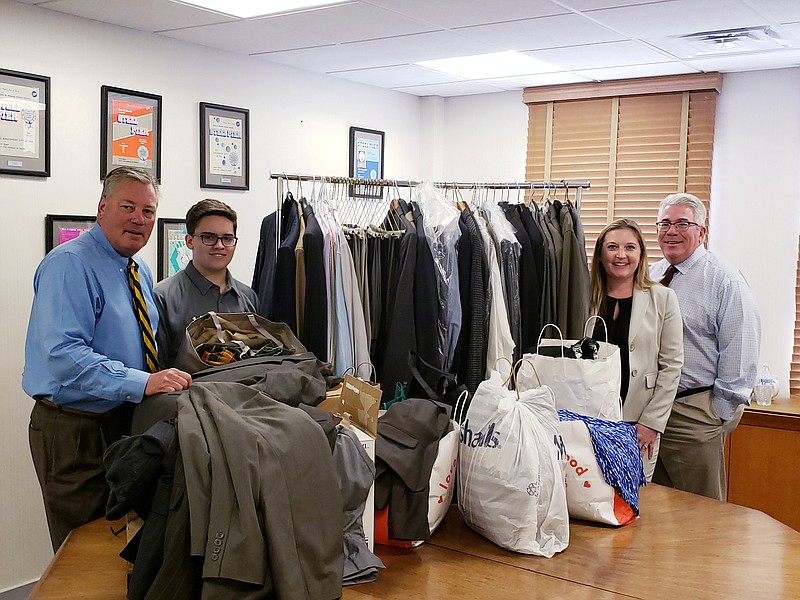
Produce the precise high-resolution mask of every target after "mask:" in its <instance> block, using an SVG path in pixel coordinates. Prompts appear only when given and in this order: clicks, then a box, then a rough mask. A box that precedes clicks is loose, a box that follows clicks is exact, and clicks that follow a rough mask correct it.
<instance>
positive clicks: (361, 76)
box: [328, 65, 461, 87]
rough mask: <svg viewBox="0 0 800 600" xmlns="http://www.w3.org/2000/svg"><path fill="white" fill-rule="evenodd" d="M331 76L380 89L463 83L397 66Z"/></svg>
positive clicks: (420, 70) (443, 75)
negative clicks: (375, 86) (454, 82)
mask: <svg viewBox="0 0 800 600" xmlns="http://www.w3.org/2000/svg"><path fill="white" fill-rule="evenodd" d="M328 74H329V75H332V76H334V77H338V78H340V79H347V80H349V81H356V82H358V83H366V84H367V85H377V86H379V87H400V86H404V85H428V84H433V83H447V82H452V81H461V80H459V79H457V78H455V77H451V76H449V75H445V74H444V73H437V72H436V71H431V70H429V69H423V68H422V67H417V66H414V65H397V66H394V67H379V68H376V69H357V70H355V71H334V72H329V73H328Z"/></svg>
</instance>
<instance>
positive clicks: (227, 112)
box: [200, 102, 250, 190]
mask: <svg viewBox="0 0 800 600" xmlns="http://www.w3.org/2000/svg"><path fill="white" fill-rule="evenodd" d="M200 187H201V188H212V189H218V190H248V189H250V111H249V110H248V109H246V108H235V107H233V106H222V105H221V104H209V103H208V102H201V103H200Z"/></svg>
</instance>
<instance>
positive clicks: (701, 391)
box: [650, 194, 761, 500]
mask: <svg viewBox="0 0 800 600" xmlns="http://www.w3.org/2000/svg"><path fill="white" fill-rule="evenodd" d="M705 222H706V209H705V207H704V206H703V204H702V202H700V200H699V199H698V198H696V197H695V196H692V195H691V194H672V195H670V196H667V197H666V198H664V200H662V202H661V206H660V208H659V211H658V222H657V223H656V228H657V229H658V244H659V246H661V252H662V253H663V254H664V258H663V260H661V261H659V262H657V263H656V264H654V265H653V266H652V267H651V268H650V277H651V278H652V279H654V280H655V281H660V282H661V283H662V284H663V285H666V286H668V287H670V288H671V289H672V290H674V291H675V293H676V294H677V296H678V303H679V305H680V308H681V315H682V317H683V351H684V362H683V369H682V370H681V379H680V383H679V384H678V393H677V395H676V397H675V402H674V403H673V405H672V413H671V415H670V418H669V421H668V422H667V427H666V430H665V431H664V434H663V436H662V438H661V449H660V451H659V454H658V462H657V463H656V469H655V474H654V475H653V482H654V483H660V484H662V485H669V486H672V487H675V488H678V489H681V490H684V491H687V492H693V493H695V494H701V495H703V496H708V497H710V498H716V499H718V500H725V499H726V496H727V485H726V479H725V459H724V443H725V435H727V434H728V433H730V432H731V431H733V429H734V428H735V427H736V425H737V424H738V423H739V419H740V418H741V416H742V411H743V410H744V407H745V406H746V405H747V404H748V403H749V398H750V393H751V391H752V389H753V382H754V381H755V377H756V364H757V361H758V353H759V349H760V343H761V317H760V316H759V313H758V308H757V307H756V303H755V301H754V300H753V296H752V294H751V293H750V289H749V288H748V286H747V283H746V282H745V280H744V277H742V274H741V273H740V272H739V271H738V270H737V269H736V268H735V267H732V266H731V265H729V264H727V263H726V262H724V261H722V260H721V259H720V258H719V257H717V256H716V255H715V254H713V253H711V252H708V251H707V250H706V249H705V247H704V246H703V240H704V239H705V235H706V228H705Z"/></svg>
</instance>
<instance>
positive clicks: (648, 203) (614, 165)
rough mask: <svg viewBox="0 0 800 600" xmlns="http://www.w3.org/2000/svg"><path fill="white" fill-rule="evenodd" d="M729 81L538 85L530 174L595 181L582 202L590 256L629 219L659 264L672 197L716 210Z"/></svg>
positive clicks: (532, 91)
mask: <svg viewBox="0 0 800 600" xmlns="http://www.w3.org/2000/svg"><path fill="white" fill-rule="evenodd" d="M720 86H721V78H720V77H719V74H713V76H708V75H701V76H699V77H694V76H676V77H656V78H648V79H637V80H629V81H628V82H611V83H609V84H607V85H606V84H578V85H574V86H552V87H551V88H529V89H527V90H525V102H526V103H527V104H528V107H529V118H528V153H527V165H526V177H527V179H528V180H529V181H538V180H550V181H560V180H562V179H564V180H585V181H590V182H591V184H592V187H591V189H590V190H587V191H585V192H584V193H583V196H582V200H581V221H582V223H583V226H584V230H585V233H586V250H587V253H589V255H590V256H591V253H592V251H593V249H594V243H595V240H596V239H597V235H598V234H599V233H600V231H601V230H602V228H603V227H605V226H606V225H607V224H608V223H610V222H611V221H613V220H615V219H619V218H623V217H624V218H630V219H634V220H635V221H637V222H638V223H639V225H640V226H641V228H642V231H643V232H644V234H645V242H646V244H647V249H648V255H649V258H650V262H655V260H657V259H658V258H659V257H660V256H661V253H660V250H659V248H658V243H657V241H656V230H655V222H656V218H657V215H658V206H659V203H660V202H661V200H662V199H663V198H664V196H666V195H668V194H672V193H675V192H688V193H691V194H694V195H696V196H697V197H699V198H700V199H701V200H702V201H703V202H704V203H705V204H706V208H708V199H709V192H710V188H711V154H712V150H713V142H714V115H715V109H716V94H717V91H718V90H719V88H720ZM612 94H613V95H612ZM537 199H538V198H537Z"/></svg>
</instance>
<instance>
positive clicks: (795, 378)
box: [789, 240, 800, 394]
mask: <svg viewBox="0 0 800 600" xmlns="http://www.w3.org/2000/svg"><path fill="white" fill-rule="evenodd" d="M794 303H795V318H794V347H793V350H792V364H791V366H790V367H789V393H790V394H800V240H799V241H798V245H797V281H796V283H795V292H794Z"/></svg>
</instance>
